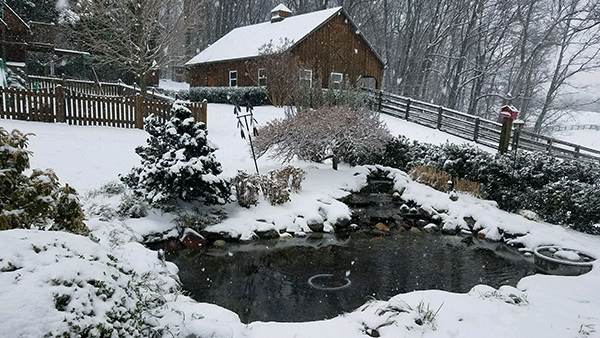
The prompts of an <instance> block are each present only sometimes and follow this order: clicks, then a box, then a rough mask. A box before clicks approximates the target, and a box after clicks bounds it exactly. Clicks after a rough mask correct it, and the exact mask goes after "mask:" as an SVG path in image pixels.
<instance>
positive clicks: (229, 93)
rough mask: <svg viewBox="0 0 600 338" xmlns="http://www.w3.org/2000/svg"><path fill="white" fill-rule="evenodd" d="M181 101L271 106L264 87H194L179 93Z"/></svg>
mask: <svg viewBox="0 0 600 338" xmlns="http://www.w3.org/2000/svg"><path fill="white" fill-rule="evenodd" d="M175 94H177V95H178V96H179V97H180V98H181V99H184V100H190V101H192V102H201V101H203V100H206V101H208V103H227V104H246V103H249V104H251V105H252V106H264V105H268V104H270V101H269V98H268V97H267V90H266V88H264V87H193V88H190V90H189V91H187V90H181V91H179V92H177V93H175Z"/></svg>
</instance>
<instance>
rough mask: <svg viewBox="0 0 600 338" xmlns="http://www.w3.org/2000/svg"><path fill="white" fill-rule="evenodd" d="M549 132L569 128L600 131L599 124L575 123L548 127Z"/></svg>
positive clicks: (567, 129)
mask: <svg viewBox="0 0 600 338" xmlns="http://www.w3.org/2000/svg"><path fill="white" fill-rule="evenodd" d="M546 130H547V131H549V132H555V131H569V130H596V131H600V125H599V124H574V125H570V126H553V127H548V128H546Z"/></svg>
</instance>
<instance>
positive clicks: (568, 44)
mask: <svg viewBox="0 0 600 338" xmlns="http://www.w3.org/2000/svg"><path fill="white" fill-rule="evenodd" d="M558 6H560V8H559V11H561V12H563V13H564V15H563V16H562V20H561V21H560V22H559V23H558V37H559V40H558V41H557V46H556V47H557V48H556V57H555V60H554V66H553V70H552V78H551V79H550V81H549V85H548V89H547V90H546V95H545V97H544V101H543V105H542V107H541V109H540V112H539V114H538V115H537V116H536V120H535V126H534V131H535V132H538V133H539V132H541V131H542V130H543V128H544V127H545V126H546V125H547V124H551V122H554V121H556V119H555V118H553V116H552V115H556V113H558V114H559V115H561V110H560V109H554V110H553V104H554V101H555V99H556V97H557V95H558V94H559V92H560V90H561V88H562V87H564V85H565V84H567V81H568V80H569V79H570V78H572V77H573V76H574V75H576V74H578V73H582V72H588V71H592V70H596V69H598V68H600V60H598V56H599V55H600V21H598V20H597V19H596V18H594V13H595V12H597V11H598V9H599V8H600V5H599V4H598V2H597V1H595V0H593V1H581V0H571V1H570V2H569V3H566V4H565V3H563V2H562V1H561V2H558ZM563 6H564V7H563ZM554 108H556V107H554ZM553 113H554V114H553Z"/></svg>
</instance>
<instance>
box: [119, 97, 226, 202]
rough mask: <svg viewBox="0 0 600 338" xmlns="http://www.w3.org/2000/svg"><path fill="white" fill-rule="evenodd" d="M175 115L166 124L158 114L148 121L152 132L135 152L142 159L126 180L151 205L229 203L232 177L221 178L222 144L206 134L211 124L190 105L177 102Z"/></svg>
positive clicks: (149, 132)
mask: <svg viewBox="0 0 600 338" xmlns="http://www.w3.org/2000/svg"><path fill="white" fill-rule="evenodd" d="M171 113H172V114H173V116H172V117H171V119H170V120H169V121H168V122H167V123H165V124H162V123H161V122H159V120H158V119H157V118H156V117H155V116H152V115H151V116H149V117H148V118H146V120H145V122H144V130H146V132H148V134H150V136H149V138H148V139H147V141H146V142H147V145H146V146H139V147H137V148H136V150H135V152H136V153H137V154H138V155H139V156H140V157H141V158H142V160H141V166H140V167H134V168H133V169H132V170H131V172H130V173H129V174H128V175H127V176H124V177H122V178H121V179H122V181H123V182H124V183H125V184H126V185H127V186H129V187H130V188H131V189H132V190H133V191H134V192H135V193H136V194H138V195H140V196H142V197H143V198H144V199H145V200H147V201H148V202H149V203H150V204H152V205H154V206H156V207H159V208H163V209H165V210H170V209H172V208H173V207H174V206H175V205H176V203H177V202H178V201H184V202H192V201H199V202H202V203H204V204H206V205H211V204H223V203H226V202H227V201H228V200H229V198H230V187H229V182H227V181H226V180H225V179H223V178H221V177H219V175H220V174H221V172H222V169H221V164H220V163H219V162H218V161H217V159H216V158H215V155H214V152H215V150H217V147H216V146H215V145H213V144H212V143H211V142H210V141H209V140H208V139H207V137H206V125H205V124H204V123H202V122H195V121H194V118H192V117H191V113H190V110H189V109H187V108H186V107H185V106H184V105H182V104H180V103H179V102H175V104H174V105H173V109H172V110H171Z"/></svg>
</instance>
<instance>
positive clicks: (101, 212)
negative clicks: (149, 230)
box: [85, 181, 148, 220]
mask: <svg viewBox="0 0 600 338" xmlns="http://www.w3.org/2000/svg"><path fill="white" fill-rule="evenodd" d="M85 200H86V202H85V206H86V213H87V214H88V215H90V216H92V217H99V218H102V219H106V220H112V219H114V218H119V219H126V218H141V217H146V216H147V215H148V204H147V203H146V201H144V200H143V199H142V198H141V197H140V196H137V195H135V194H133V193H132V192H131V191H130V190H129V189H128V188H127V186H125V185H124V184H123V183H121V182H120V181H112V182H108V183H106V184H104V185H102V186H101V187H100V188H98V189H93V190H90V191H88V193H87V194H86V195H85Z"/></svg>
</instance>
